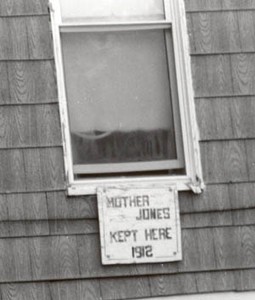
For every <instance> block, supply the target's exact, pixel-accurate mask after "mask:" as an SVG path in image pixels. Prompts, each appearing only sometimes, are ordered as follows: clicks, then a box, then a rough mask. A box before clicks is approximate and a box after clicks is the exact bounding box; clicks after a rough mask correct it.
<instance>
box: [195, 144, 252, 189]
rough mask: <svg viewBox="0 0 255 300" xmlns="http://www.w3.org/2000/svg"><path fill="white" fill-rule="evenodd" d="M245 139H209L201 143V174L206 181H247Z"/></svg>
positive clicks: (247, 157)
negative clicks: (222, 140) (221, 140)
mask: <svg viewBox="0 0 255 300" xmlns="http://www.w3.org/2000/svg"><path fill="white" fill-rule="evenodd" d="M246 145H247V142H246V141H242V140H241V141H240V140H238V141H224V142H220V141H216V142H214V141H210V142H207V143H202V144H201V152H202V153H201V156H202V164H203V174H204V180H205V182H206V183H227V182H247V181H249V178H250V171H249V170H248V166H247V163H248V159H249V156H248V154H247V147H246Z"/></svg>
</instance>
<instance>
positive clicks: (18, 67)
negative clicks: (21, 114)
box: [0, 60, 57, 104]
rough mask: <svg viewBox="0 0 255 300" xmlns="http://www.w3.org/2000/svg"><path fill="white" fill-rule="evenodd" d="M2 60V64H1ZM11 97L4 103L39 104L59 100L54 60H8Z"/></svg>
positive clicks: (5, 99) (4, 100)
mask: <svg viewBox="0 0 255 300" xmlns="http://www.w3.org/2000/svg"><path fill="white" fill-rule="evenodd" d="M1 64H2V63H1V62H0V66H1ZM4 72H8V77H7V78H8V81H9V86H10V88H9V90H10V95H9V97H6V98H3V103H5V104H12V103H19V104H37V103H45V102H56V101H57V84H56V78H55V68H54V62H53V61H47V60H46V61H25V62H24V61H22V62H21V61H18V62H8V64H7V69H6V67H3V74H5V73H4Z"/></svg>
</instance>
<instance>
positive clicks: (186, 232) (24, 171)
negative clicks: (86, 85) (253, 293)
mask: <svg viewBox="0 0 255 300" xmlns="http://www.w3.org/2000/svg"><path fill="white" fill-rule="evenodd" d="M185 2H186V10H187V23H188V32H189V39H190V53H191V60H192V72H193V85H194V90H195V104H196V111H197V119H198V125H199V130H200V137H201V142H200V145H201V154H202V163H203V171H204V179H205V181H206V190H205V191H204V192H203V194H201V195H195V194H193V193H192V192H181V193H179V199H180V210H181V224H182V241H183V261H181V262H174V263H164V264H145V265H127V266H102V265H101V262H100V250H99V233H98V215H97V203H96V197H95V195H91V196H83V197H67V195H66V190H65V187H66V183H65V179H64V166H63V152H62V140H61V130H60V120H59V109H58V96H57V86H56V77H55V65H54V58H53V51H52V40H51V32H50V26H49V13H48V7H47V0H2V1H0V77H1V81H0V165H1V169H2V172H1V173H0V174H1V175H0V299H1V300H16V299H26V300H30V299H31V300H32V299H44V300H48V299H51V300H52V299H54V300H55V299H59V300H60V299H61V300H65V299H75V300H76V299H77V300H81V299H104V300H111V299H128V298H133V299H134V298H141V297H144V298H148V297H150V296H162V295H177V294H189V293H202V292H216V291H244V290H255V284H254V280H252V278H254V276H255V250H254V249H255V221H254V220H255V218H254V216H255V155H254V153H255V152H254V148H255V131H254V125H255V118H254V113H255V83H254V82H255V67H254V66H255V33H254V25H255V1H254V0H242V1H240V0H186V1H185Z"/></svg>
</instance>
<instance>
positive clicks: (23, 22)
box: [0, 16, 53, 60]
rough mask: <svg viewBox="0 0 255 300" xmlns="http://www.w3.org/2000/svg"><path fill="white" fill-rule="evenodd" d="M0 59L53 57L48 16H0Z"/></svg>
mask: <svg viewBox="0 0 255 300" xmlns="http://www.w3.org/2000/svg"><path fill="white" fill-rule="evenodd" d="M0 28H1V29H0V45H1V46H0V60H28V59H50V58H53V49H52V42H51V35H50V25H49V17H48V16H39V17H23V18H21V17H10V18H0Z"/></svg>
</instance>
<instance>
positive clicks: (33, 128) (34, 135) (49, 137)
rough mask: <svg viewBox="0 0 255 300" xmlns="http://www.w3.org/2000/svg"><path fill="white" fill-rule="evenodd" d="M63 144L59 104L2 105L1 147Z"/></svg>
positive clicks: (0, 112)
mask: <svg viewBox="0 0 255 300" xmlns="http://www.w3.org/2000/svg"><path fill="white" fill-rule="evenodd" d="M53 145H55V146H60V145H62V140H61V131H60V122H59V111H58V105H57V104H54V105H36V106H35V105H33V106H27V105H26V106H21V105H18V106H0V149H4V148H20V147H35V146H38V147H40V146H44V147H45V146H53Z"/></svg>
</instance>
